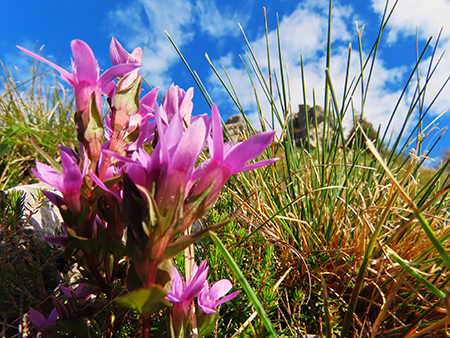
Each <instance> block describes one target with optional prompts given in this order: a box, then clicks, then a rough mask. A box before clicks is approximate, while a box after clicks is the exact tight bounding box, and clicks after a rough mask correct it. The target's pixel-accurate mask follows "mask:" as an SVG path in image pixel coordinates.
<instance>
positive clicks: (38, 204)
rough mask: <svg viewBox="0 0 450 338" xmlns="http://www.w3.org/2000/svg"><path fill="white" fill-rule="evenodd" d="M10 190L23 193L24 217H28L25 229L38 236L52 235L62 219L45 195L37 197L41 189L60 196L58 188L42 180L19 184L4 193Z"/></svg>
mask: <svg viewBox="0 0 450 338" xmlns="http://www.w3.org/2000/svg"><path fill="white" fill-rule="evenodd" d="M11 190H18V191H23V192H24V193H25V211H24V219H25V220H27V219H28V222H27V223H26V224H25V229H26V230H31V231H33V232H34V233H35V235H37V236H38V237H45V236H52V235H53V233H54V231H55V229H59V228H60V227H61V222H63V219H62V217H61V214H60V212H59V210H58V208H57V207H56V205H54V204H53V203H51V202H50V201H49V200H48V199H47V198H46V197H45V196H44V197H43V198H42V199H40V198H39V192H40V191H41V190H47V191H50V192H53V193H56V194H58V195H60V196H61V193H60V192H59V191H58V190H56V189H55V188H53V187H52V186H50V185H48V184H47V183H44V182H41V183H36V184H29V185H19V186H16V187H13V188H10V189H8V190H6V193H8V192H9V191H11ZM30 214H31V217H30Z"/></svg>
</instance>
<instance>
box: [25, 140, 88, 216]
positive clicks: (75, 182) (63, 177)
mask: <svg viewBox="0 0 450 338" xmlns="http://www.w3.org/2000/svg"><path fill="white" fill-rule="evenodd" d="M59 148H60V150H61V162H62V167H63V173H60V172H58V171H56V170H55V169H53V168H52V167H50V166H48V165H46V164H44V163H41V162H36V169H31V172H32V173H33V174H34V176H36V177H37V178H38V179H40V180H41V181H43V182H45V183H47V184H49V185H51V186H52V187H54V188H56V189H58V190H59V191H60V192H61V193H62V195H63V201H64V203H65V204H67V206H68V207H69V209H70V210H71V211H72V212H73V213H75V214H79V213H80V212H81V201H80V196H81V193H80V189H81V186H82V184H83V180H84V177H85V176H86V172H87V165H88V160H87V157H85V158H84V161H83V169H82V170H80V168H79V166H78V163H77V160H76V159H75V157H74V156H73V153H72V150H71V149H70V148H69V147H65V146H59ZM43 194H44V195H45V196H46V197H47V198H48V199H49V200H50V201H51V202H52V203H54V204H56V205H57V202H56V200H57V198H58V197H57V195H55V194H53V193H51V192H46V191H44V192H43Z"/></svg>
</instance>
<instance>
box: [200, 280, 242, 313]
mask: <svg viewBox="0 0 450 338" xmlns="http://www.w3.org/2000/svg"><path fill="white" fill-rule="evenodd" d="M232 287H233V284H231V282H230V281H229V280H228V279H221V280H219V281H218V282H216V283H214V284H213V286H212V287H211V289H210V288H209V284H208V282H205V287H204V288H203V289H202V291H200V293H199V294H198V297H197V303H198V306H200V308H201V309H202V310H203V312H204V313H206V314H213V313H216V310H214V308H216V307H218V306H219V305H221V304H223V303H225V302H228V301H230V300H232V299H233V298H234V297H236V296H237V295H238V294H239V292H240V291H236V292H233V293H232V294H230V295H228V296H226V297H223V296H225V295H226V294H227V293H228V292H229V291H230V290H231V288H232ZM222 297H223V298H222Z"/></svg>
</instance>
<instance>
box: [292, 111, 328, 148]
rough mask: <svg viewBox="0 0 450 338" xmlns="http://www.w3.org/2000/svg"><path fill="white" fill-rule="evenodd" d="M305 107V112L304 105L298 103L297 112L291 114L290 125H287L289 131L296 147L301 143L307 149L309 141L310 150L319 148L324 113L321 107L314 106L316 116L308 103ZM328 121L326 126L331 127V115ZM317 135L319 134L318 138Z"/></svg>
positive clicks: (321, 138)
mask: <svg viewBox="0 0 450 338" xmlns="http://www.w3.org/2000/svg"><path fill="white" fill-rule="evenodd" d="M306 107H307V112H306V113H305V105H303V104H300V105H299V112H298V113H296V114H293V116H292V125H290V126H289V131H290V133H291V136H293V138H294V140H295V144H296V145H297V147H300V146H301V145H302V144H303V146H304V147H305V148H306V149H307V148H308V143H309V145H310V147H311V150H314V149H315V148H317V147H319V148H320V146H321V144H322V140H323V124H324V121H325V114H324V110H323V108H322V107H319V106H316V112H315V113H316V116H315V115H314V108H313V107H310V106H308V105H307V106H306ZM316 119H317V126H316ZM306 121H308V124H309V134H308V128H307V124H306ZM328 123H329V124H328V126H330V127H331V128H333V126H334V120H333V117H330V120H329V121H328ZM316 130H317V132H316ZM317 136H319V138H318V139H317Z"/></svg>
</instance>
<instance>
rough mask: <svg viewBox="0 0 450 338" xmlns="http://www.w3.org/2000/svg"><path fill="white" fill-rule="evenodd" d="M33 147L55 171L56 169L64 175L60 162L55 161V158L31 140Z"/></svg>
mask: <svg viewBox="0 0 450 338" xmlns="http://www.w3.org/2000/svg"><path fill="white" fill-rule="evenodd" d="M31 145H32V146H33V147H34V149H36V151H37V152H38V153H39V154H40V155H41V156H42V157H43V158H45V160H46V161H47V162H48V163H49V164H50V165H51V166H52V168H53V169H55V170H56V171H58V172H60V173H62V172H63V169H62V166H61V164H59V163H58V162H56V161H55V159H54V158H53V156H51V155H49V154H47V153H46V152H45V151H44V150H42V148H41V147H39V146H38V145H37V144H36V142H34V140H33V139H31Z"/></svg>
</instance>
